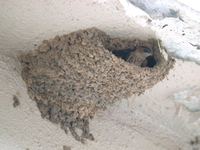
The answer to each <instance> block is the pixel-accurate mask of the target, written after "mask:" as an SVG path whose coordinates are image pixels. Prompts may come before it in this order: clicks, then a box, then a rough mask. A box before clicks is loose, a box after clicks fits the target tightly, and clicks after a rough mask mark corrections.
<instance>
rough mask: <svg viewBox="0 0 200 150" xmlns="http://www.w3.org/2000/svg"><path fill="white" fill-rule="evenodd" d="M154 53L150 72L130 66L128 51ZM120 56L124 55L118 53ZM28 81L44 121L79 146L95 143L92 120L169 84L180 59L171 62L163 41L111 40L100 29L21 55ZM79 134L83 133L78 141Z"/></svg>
mask: <svg viewBox="0 0 200 150" xmlns="http://www.w3.org/2000/svg"><path fill="white" fill-rule="evenodd" d="M141 45H142V46H146V47H149V48H150V49H152V50H153V57H150V58H148V60H147V61H148V65H147V67H144V68H141V67H138V66H136V65H134V64H132V63H129V62H126V61H125V60H123V59H122V58H120V55H123V50H126V51H127V49H135V48H137V47H138V46H141ZM117 52H119V53H117ZM20 62H21V65H22V72H21V75H22V78H23V80H24V81H25V82H26V85H27V89H28V90H27V91H28V94H29V96H30V98H31V99H33V100H35V101H36V103H37V106H38V108H39V110H40V112H41V116H42V117H43V118H47V119H49V120H50V121H52V122H53V123H60V124H61V128H62V129H64V130H65V132H66V133H67V130H68V128H69V130H70V132H71V133H72V135H73V136H74V137H75V138H76V140H78V141H82V142H84V140H83V139H84V138H87V139H91V140H93V139H94V138H93V136H92V134H90V133H89V119H90V118H92V117H93V116H94V115H95V113H96V112H98V111H99V110H104V109H106V106H107V105H109V104H111V103H113V102H115V101H118V100H120V99H122V98H128V97H130V96H131V95H133V94H141V93H143V92H144V91H145V90H146V89H149V88H151V87H153V86H154V85H155V84H156V83H158V82H159V81H161V80H162V79H164V78H165V76H166V75H167V74H168V72H169V70H170V69H171V68H173V64H174V62H175V61H174V59H172V58H171V57H170V56H169V55H168V58H167V59H165V58H164V56H163V54H162V53H161V52H160V50H159V48H158V45H157V41H156V40H149V41H142V40H140V39H134V40H122V39H120V38H110V37H109V36H108V35H106V34H105V33H104V32H103V31H101V30H99V29H97V28H89V29H85V30H79V31H77V32H72V33H70V34H66V35H62V36H56V37H55V38H54V39H50V40H44V41H43V42H42V44H41V45H40V46H39V47H38V49H36V50H34V51H30V52H29V53H28V54H21V56H20ZM75 128H80V129H81V130H82V131H83V132H82V135H78V134H77V133H76V131H75Z"/></svg>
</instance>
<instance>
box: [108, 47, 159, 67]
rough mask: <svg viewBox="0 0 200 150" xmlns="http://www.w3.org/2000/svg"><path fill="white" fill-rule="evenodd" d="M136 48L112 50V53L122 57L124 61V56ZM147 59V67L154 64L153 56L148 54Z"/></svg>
mask: <svg viewBox="0 0 200 150" xmlns="http://www.w3.org/2000/svg"><path fill="white" fill-rule="evenodd" d="M135 50H136V49H125V50H113V51H112V53H113V54H114V55H115V56H117V57H118V58H121V59H123V60H124V61H127V60H126V59H125V56H126V55H128V54H129V53H131V52H134V51H135ZM146 60H147V66H146V67H149V68H153V67H154V66H155V65H156V60H155V58H154V56H148V57H147V58H146Z"/></svg>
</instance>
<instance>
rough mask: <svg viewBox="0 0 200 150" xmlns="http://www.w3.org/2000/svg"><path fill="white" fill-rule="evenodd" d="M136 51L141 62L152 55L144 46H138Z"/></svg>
mask: <svg viewBox="0 0 200 150" xmlns="http://www.w3.org/2000/svg"><path fill="white" fill-rule="evenodd" d="M137 49H138V51H139V56H140V58H141V59H142V60H143V59H146V58H147V57H148V56H151V55H153V54H152V50H151V49H149V48H148V47H146V46H139V47H138V48H137Z"/></svg>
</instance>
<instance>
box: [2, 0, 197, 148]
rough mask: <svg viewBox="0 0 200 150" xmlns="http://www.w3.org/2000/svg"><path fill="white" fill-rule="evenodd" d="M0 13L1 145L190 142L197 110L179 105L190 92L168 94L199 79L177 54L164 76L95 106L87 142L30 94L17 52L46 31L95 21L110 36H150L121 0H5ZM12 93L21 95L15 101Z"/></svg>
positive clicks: (121, 145)
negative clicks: (47, 116)
mask: <svg viewBox="0 0 200 150" xmlns="http://www.w3.org/2000/svg"><path fill="white" fill-rule="evenodd" d="M0 14H1V18H0V24H1V25H0V133H1V134H0V149H2V150H4V149H5V150H13V149H14V150H21V149H27V148H28V149H30V150H33V149H38V150H45V149H51V150H57V149H61V150H62V149H63V145H66V146H69V147H71V149H72V150H79V149H83V150H84V149H85V150H86V149H89V150H93V149H96V150H101V149H111V150H112V149H120V150H124V149H127V150H133V149H134V150H137V149H141V150H147V149H153V150H167V149H172V150H173V149H174V150H175V149H178V148H180V149H182V150H189V149H192V148H191V146H190V143H191V141H193V140H195V136H198V135H199V133H200V129H199V124H200V121H199V119H198V118H199V116H200V115H199V112H190V111H188V110H187V109H186V107H184V106H183V105H182V103H183V102H184V101H187V99H184V100H177V101H176V100H174V99H172V98H170V96H171V95H172V94H173V93H176V92H179V91H183V90H186V89H188V88H192V87H194V86H196V87H198V86H199V83H200V78H199V74H200V67H199V66H198V65H196V64H195V63H193V62H183V61H181V60H178V61H177V63H176V65H175V68H174V69H173V70H171V71H170V74H169V76H168V79H167V78H166V79H165V80H163V81H162V82H159V83H158V84H157V85H156V86H154V87H153V88H152V89H150V90H148V91H146V92H145V94H144V95H141V96H140V97H134V96H133V97H132V98H130V99H129V100H122V101H121V102H118V103H116V104H114V105H113V106H109V108H108V109H107V110H106V111H104V112H99V113H98V114H97V116H96V117H94V119H93V120H91V122H90V129H91V133H92V134H93V135H94V137H96V139H95V141H92V142H91V141H87V143H86V144H85V145H82V144H81V143H80V142H77V141H76V140H75V139H74V138H73V137H72V136H71V134H70V133H69V134H68V135H66V134H65V133H64V131H63V130H62V129H60V126H59V125H55V124H52V123H51V122H49V121H48V120H44V119H42V118H41V115H40V112H39V110H38V108H37V106H36V103H35V102H34V101H32V100H31V99H30V98H29V97H28V94H27V91H26V85H25V83H24V81H23V80H22V78H21V75H20V71H21V70H20V69H21V68H20V63H19V61H18V60H17V55H18V54H19V52H21V51H22V52H28V51H29V50H33V49H35V48H36V47H37V46H38V45H40V44H41V42H42V40H43V39H50V38H53V37H55V35H57V34H59V35H62V34H65V33H69V32H71V31H75V30H78V29H83V28H88V27H92V26H95V27H97V28H99V29H101V30H103V31H105V32H106V33H107V34H109V35H110V36H111V37H117V36H119V37H122V38H129V39H132V38H135V37H141V38H142V39H147V38H149V37H154V32H153V31H151V30H150V27H148V26H146V27H141V26H140V25H138V24H140V22H134V20H132V19H130V18H128V17H127V16H126V13H125V10H124V8H123V6H122V5H121V4H120V2H118V1H114V0H113V1H112V0H111V1H109V2H107V1H92V0H87V1H79V0H76V1H64V0H59V1H56V0H55V1H51V0H49V1H48V0H47V1H36V0H33V1H25V0H21V1H11V0H10V1H6V0H2V1H1V2H0ZM166 32H168V31H166ZM171 38H172V39H176V37H175V36H174V37H173V36H172V37H171ZM13 95H16V97H17V98H18V99H19V101H20V105H18V106H16V107H13ZM77 132H78V133H79V131H77ZM194 142H195V141H194Z"/></svg>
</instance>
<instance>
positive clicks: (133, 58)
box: [123, 46, 153, 67]
mask: <svg viewBox="0 0 200 150" xmlns="http://www.w3.org/2000/svg"><path fill="white" fill-rule="evenodd" d="M152 55H153V53H152V50H151V49H149V48H148V47H146V46H139V47H137V49H136V50H135V51H130V52H129V53H128V54H127V55H125V56H124V58H123V59H124V60H125V61H127V62H130V63H133V64H135V65H137V66H140V67H147V60H146V58H147V57H149V56H152Z"/></svg>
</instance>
